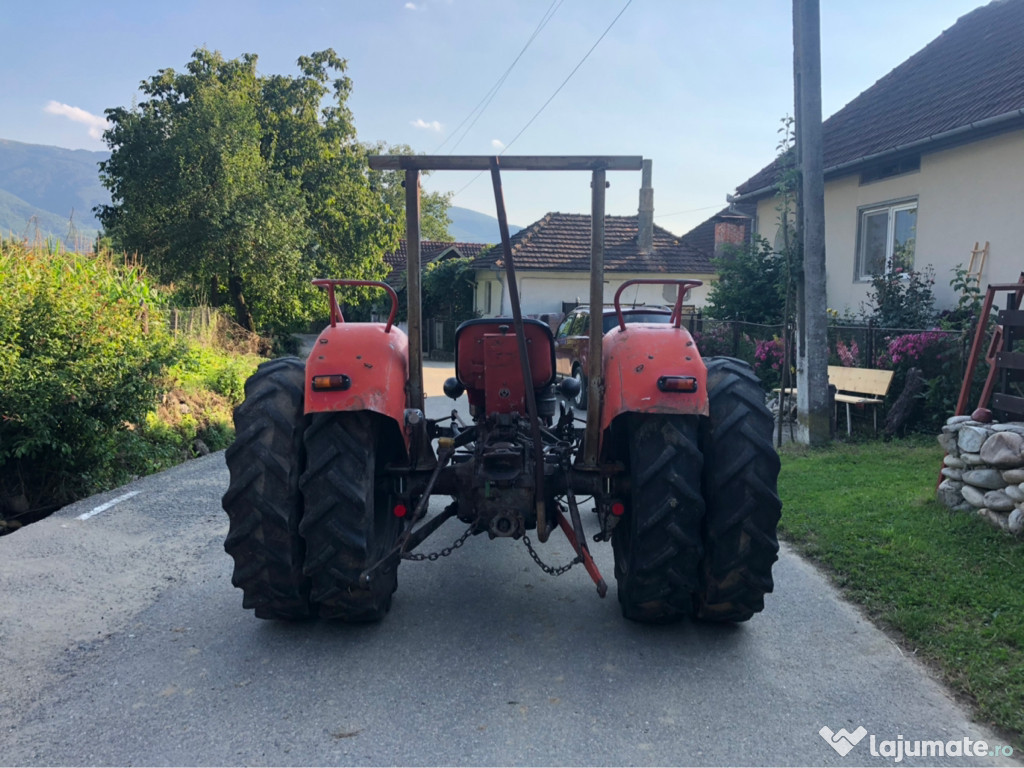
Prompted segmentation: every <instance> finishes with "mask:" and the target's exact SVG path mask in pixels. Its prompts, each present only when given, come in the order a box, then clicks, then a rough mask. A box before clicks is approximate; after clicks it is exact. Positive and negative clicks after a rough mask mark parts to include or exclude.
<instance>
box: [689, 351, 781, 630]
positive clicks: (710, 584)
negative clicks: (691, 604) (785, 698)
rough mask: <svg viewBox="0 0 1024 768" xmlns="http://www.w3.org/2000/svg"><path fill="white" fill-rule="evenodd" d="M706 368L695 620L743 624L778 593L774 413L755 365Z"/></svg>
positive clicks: (720, 360)
mask: <svg viewBox="0 0 1024 768" xmlns="http://www.w3.org/2000/svg"><path fill="white" fill-rule="evenodd" d="M704 362H705V364H706V365H707V368H708V384H707V386H708V399H709V407H710V417H709V418H708V420H707V422H706V423H705V428H704V430H703V435H702V448H703V452H704V500H705V503H706V505H707V513H706V516H705V519H704V560H703V562H702V563H701V579H702V587H701V592H700V598H699V606H698V616H699V617H700V618H702V619H708V620H711V621H746V620H747V619H749V618H750V617H751V616H753V615H754V614H755V613H757V612H758V611H760V610H762V609H763V608H764V596H765V594H766V593H768V592H771V591H772V589H773V587H774V583H773V581H772V564H773V563H774V562H775V561H776V560H777V559H778V552H779V541H778V538H777V536H776V527H777V526H778V522H779V516H780V514H781V511H782V502H781V501H779V494H778V490H777V482H778V477H779V456H778V454H777V453H776V452H775V448H774V447H773V446H772V424H773V420H772V415H771V412H770V411H769V410H768V409H767V408H766V407H765V405H764V391H763V390H762V389H761V385H760V382H759V381H758V379H757V376H756V375H755V374H754V372H753V370H752V369H751V368H750V366H749V365H747V363H745V362H743V361H741V360H735V359H733V358H729V357H711V358H706V359H705V361H704Z"/></svg>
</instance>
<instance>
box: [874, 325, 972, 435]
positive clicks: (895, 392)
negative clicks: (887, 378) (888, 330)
mask: <svg viewBox="0 0 1024 768" xmlns="http://www.w3.org/2000/svg"><path fill="white" fill-rule="evenodd" d="M960 344H961V336H960V335H959V334H952V333H944V332H942V331H938V330H930V331H920V332H917V333H905V334H901V335H898V336H891V337H888V338H886V340H885V349H884V350H883V351H882V352H881V353H880V354H879V355H878V359H877V360H876V361H875V362H876V365H877V367H879V368H886V369H889V370H892V371H894V372H895V375H894V376H893V381H892V386H891V388H890V394H891V396H892V397H894V398H895V397H898V396H899V394H900V392H902V391H903V386H904V383H905V382H906V377H907V372H908V371H909V370H910V369H911V368H917V369H918V370H920V371H921V377H922V378H923V379H924V381H925V389H924V392H923V394H922V396H921V397H920V398H919V399H918V402H917V404H916V406H915V408H914V411H913V413H912V415H911V417H910V419H909V420H908V422H907V429H910V430H913V431H922V432H938V431H939V430H940V429H941V428H942V425H943V424H944V423H945V421H946V419H947V418H948V417H949V416H951V415H952V414H953V412H954V410H955V408H956V400H957V396H958V395H959V393H960V385H961V382H962V376H963V373H962V369H961V357H960Z"/></svg>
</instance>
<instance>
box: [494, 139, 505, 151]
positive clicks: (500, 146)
mask: <svg viewBox="0 0 1024 768" xmlns="http://www.w3.org/2000/svg"><path fill="white" fill-rule="evenodd" d="M491 146H492V147H494V148H495V149H504V148H505V145H504V144H503V143H502V142H501V139H491Z"/></svg>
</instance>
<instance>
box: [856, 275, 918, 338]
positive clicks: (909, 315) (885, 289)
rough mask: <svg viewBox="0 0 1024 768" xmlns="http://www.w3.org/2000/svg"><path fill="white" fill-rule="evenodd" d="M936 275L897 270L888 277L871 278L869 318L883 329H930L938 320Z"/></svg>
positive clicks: (867, 313)
mask: <svg viewBox="0 0 1024 768" xmlns="http://www.w3.org/2000/svg"><path fill="white" fill-rule="evenodd" d="M933 285H935V274H934V271H933V270H932V268H931V267H926V268H925V270H924V271H923V272H916V271H914V270H909V271H904V270H903V269H902V268H900V267H897V268H896V269H894V270H893V271H892V272H890V273H889V274H887V275H875V276H874V277H873V278H871V289H870V290H869V291H868V304H867V306H866V307H865V308H864V311H863V314H864V316H865V319H867V320H871V321H873V322H874V324H875V325H877V326H878V327H880V328H927V327H929V326H931V325H932V323H933V321H934V320H935V296H934V294H933V293H932V286H933Z"/></svg>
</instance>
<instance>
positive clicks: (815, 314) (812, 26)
mask: <svg viewBox="0 0 1024 768" xmlns="http://www.w3.org/2000/svg"><path fill="white" fill-rule="evenodd" d="M793 86H794V91H795V93H794V96H795V99H794V102H795V111H794V114H795V118H796V160H797V167H798V168H799V169H800V180H801V186H800V189H799V191H798V201H799V202H798V205H797V210H798V216H799V219H800V235H801V237H800V241H801V242H802V244H803V254H804V259H803V279H802V280H801V281H800V283H799V284H798V286H797V301H796V315H797V317H796V325H797V345H796V385H797V399H796V404H797V439H798V440H799V441H800V442H802V443H805V444H807V445H824V444H825V443H827V442H828V441H829V440H830V439H831V431H830V414H829V403H828V400H829V398H828V325H827V319H826V316H827V310H828V304H827V299H826V296H825V177H824V167H823V166H824V159H823V150H822V137H821V20H820V13H819V9H818V0H793Z"/></svg>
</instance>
